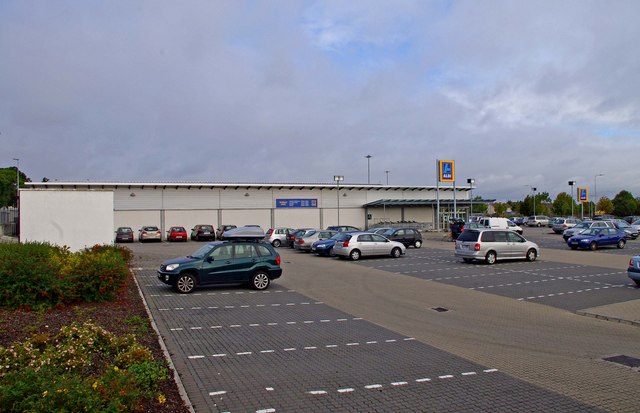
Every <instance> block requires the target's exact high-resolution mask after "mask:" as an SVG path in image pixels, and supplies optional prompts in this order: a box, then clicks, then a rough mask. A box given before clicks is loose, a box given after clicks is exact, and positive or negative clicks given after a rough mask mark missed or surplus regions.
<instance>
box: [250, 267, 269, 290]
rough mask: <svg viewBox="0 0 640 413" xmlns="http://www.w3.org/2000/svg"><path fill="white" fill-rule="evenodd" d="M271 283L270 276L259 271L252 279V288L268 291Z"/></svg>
mask: <svg viewBox="0 0 640 413" xmlns="http://www.w3.org/2000/svg"><path fill="white" fill-rule="evenodd" d="M270 282H271V280H270V279H269V274H267V273H266V272H264V271H258V272H257V273H255V274H253V277H251V287H253V288H254V289H256V290H266V289H267V287H269V283H270Z"/></svg>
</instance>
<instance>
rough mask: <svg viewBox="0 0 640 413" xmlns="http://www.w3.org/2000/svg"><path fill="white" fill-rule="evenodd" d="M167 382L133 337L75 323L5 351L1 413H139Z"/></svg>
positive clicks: (0, 363)
mask: <svg viewBox="0 0 640 413" xmlns="http://www.w3.org/2000/svg"><path fill="white" fill-rule="evenodd" d="M116 363H117V364H116ZM118 364H119V365H118ZM168 378H169V375H168V370H167V369H166V368H165V367H164V366H163V365H162V364H160V363H157V362H155V361H153V357H152V354H151V351H150V350H149V349H147V348H144V347H141V346H140V345H139V344H138V343H137V342H136V341H135V339H134V338H133V336H132V335H130V334H129V335H123V336H115V335H114V334H111V333H110V332H108V331H106V330H104V329H103V328H101V327H100V326H97V325H95V324H92V323H85V324H78V323H73V324H71V325H69V326H65V327H63V328H61V329H60V332H59V333H58V334H57V335H56V336H55V337H50V336H49V335H47V334H38V335H34V336H32V337H31V339H29V340H25V341H23V342H22V343H16V344H14V345H12V346H11V347H9V348H0V412H1V411H12V412H27V411H29V412H33V411H89V412H123V411H131V410H136V409H137V407H139V406H138V405H139V403H140V401H141V399H142V398H151V397H153V396H154V395H155V393H156V392H157V389H158V383H159V381H161V380H166V379H168ZM158 397H160V396H158Z"/></svg>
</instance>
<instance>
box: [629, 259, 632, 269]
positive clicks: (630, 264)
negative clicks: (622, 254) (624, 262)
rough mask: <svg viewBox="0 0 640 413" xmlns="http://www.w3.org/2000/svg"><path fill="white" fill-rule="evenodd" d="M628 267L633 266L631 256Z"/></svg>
mask: <svg viewBox="0 0 640 413" xmlns="http://www.w3.org/2000/svg"><path fill="white" fill-rule="evenodd" d="M629 267H633V258H631V259H630V260H629Z"/></svg>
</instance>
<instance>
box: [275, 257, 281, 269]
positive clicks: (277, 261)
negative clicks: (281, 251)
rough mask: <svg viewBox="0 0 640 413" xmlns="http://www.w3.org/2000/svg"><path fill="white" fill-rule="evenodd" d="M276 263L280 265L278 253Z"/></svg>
mask: <svg viewBox="0 0 640 413" xmlns="http://www.w3.org/2000/svg"><path fill="white" fill-rule="evenodd" d="M276 265H277V266H278V267H279V266H280V256H279V255H276Z"/></svg>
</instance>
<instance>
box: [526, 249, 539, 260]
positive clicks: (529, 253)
mask: <svg viewBox="0 0 640 413" xmlns="http://www.w3.org/2000/svg"><path fill="white" fill-rule="evenodd" d="M536 258H538V253H537V252H536V250H534V249H533V248H531V249H530V250H529V251H527V261H535V260H536Z"/></svg>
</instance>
